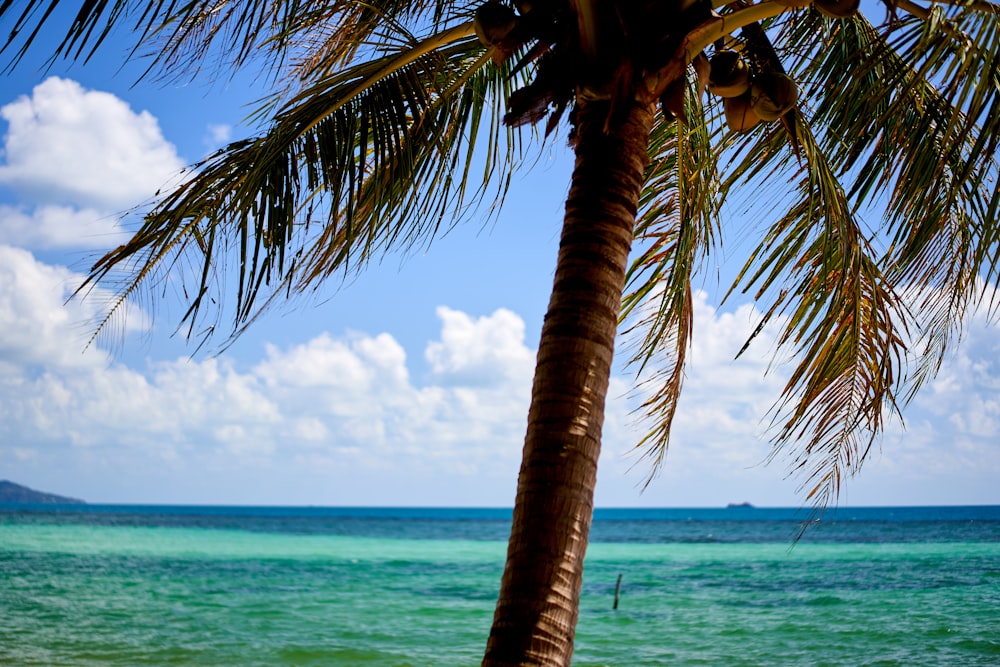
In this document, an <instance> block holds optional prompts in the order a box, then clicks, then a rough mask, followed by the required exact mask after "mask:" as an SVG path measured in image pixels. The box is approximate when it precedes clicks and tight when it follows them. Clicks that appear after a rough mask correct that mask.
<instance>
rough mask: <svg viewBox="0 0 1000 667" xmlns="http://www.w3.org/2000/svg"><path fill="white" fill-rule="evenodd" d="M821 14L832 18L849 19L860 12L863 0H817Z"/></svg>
mask: <svg viewBox="0 0 1000 667" xmlns="http://www.w3.org/2000/svg"><path fill="white" fill-rule="evenodd" d="M815 5H816V9H818V10H819V13H820V14H824V15H825V16H829V17H830V18H832V19H848V18H851V17H852V16H854V15H855V14H857V13H858V8H859V7H860V6H861V0H816V2H815Z"/></svg>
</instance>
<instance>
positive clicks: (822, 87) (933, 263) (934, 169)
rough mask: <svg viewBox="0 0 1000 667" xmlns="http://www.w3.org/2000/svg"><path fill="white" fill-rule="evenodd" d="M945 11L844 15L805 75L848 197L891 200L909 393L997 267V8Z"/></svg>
mask: <svg viewBox="0 0 1000 667" xmlns="http://www.w3.org/2000/svg"><path fill="white" fill-rule="evenodd" d="M977 8H978V9H977ZM934 11H936V12H940V11H944V10H934ZM946 12H947V13H946V14H942V15H940V16H937V19H936V20H931V19H932V18H933V17H934V16H935V15H934V14H923V15H921V16H916V17H913V18H909V19H903V20H901V21H900V22H898V23H896V24H894V27H893V29H892V30H891V31H889V32H885V31H881V30H878V29H876V28H875V27H873V26H871V25H870V24H868V23H867V22H866V21H864V20H863V18H861V17H859V18H856V19H855V20H854V21H852V22H842V23H840V24H839V25H838V26H836V28H835V29H834V30H833V31H832V32H831V33H830V34H829V38H828V40H827V42H826V46H827V48H826V49H825V50H824V51H823V52H821V53H820V54H819V57H818V58H817V59H816V60H815V61H814V63H813V65H812V66H811V67H810V68H809V69H807V70H806V72H807V73H806V74H805V76H807V77H815V78H816V81H817V83H816V86H815V88H816V90H817V91H818V94H817V96H816V100H817V106H816V113H815V116H814V119H813V121H814V122H813V124H814V125H815V126H818V127H823V128H824V132H823V133H822V136H821V144H822V150H823V152H824V154H826V155H827V156H828V159H829V160H830V162H831V165H832V167H833V168H834V169H836V170H837V171H838V172H839V173H843V174H845V177H846V178H848V179H851V180H852V181H853V184H852V185H851V186H850V192H849V194H850V196H851V197H852V199H853V201H854V206H855V207H856V208H857V207H859V206H861V205H862V204H863V202H865V201H871V200H872V199H876V200H881V199H883V198H884V200H885V202H886V206H885V224H884V231H883V233H882V235H883V237H884V238H885V240H886V243H887V244H888V246H889V251H888V253H887V255H886V257H885V259H884V260H883V263H884V265H885V267H886V268H885V270H886V271H889V272H891V274H892V276H891V277H892V280H893V281H894V283H895V284H898V285H900V286H901V287H900V289H901V290H902V291H904V292H908V294H909V296H908V301H909V302H910V304H911V306H912V307H913V308H914V314H913V316H912V318H911V319H912V322H913V323H914V325H915V324H916V323H917V322H919V323H920V331H919V338H921V339H922V340H923V344H924V350H923V353H922V354H921V357H920V363H919V365H918V366H917V368H916V369H915V371H914V372H913V373H912V374H911V375H910V377H909V378H908V382H909V384H910V390H909V392H908V395H909V396H912V394H913V392H915V391H916V390H917V388H919V386H920V385H921V384H922V383H923V382H924V381H925V380H926V379H927V378H929V377H932V376H933V374H934V373H935V372H936V371H937V368H938V367H939V365H940V361H941V359H942V356H943V354H944V352H945V349H946V348H947V347H948V345H949V343H950V341H951V340H952V338H953V337H954V336H955V335H957V334H958V332H959V328H960V323H961V322H962V316H963V314H964V313H965V312H966V310H967V309H968V308H970V307H971V306H973V305H974V304H975V303H976V302H977V301H978V299H979V296H980V294H979V293H978V291H977V290H978V287H977V285H979V284H981V283H979V282H978V280H979V277H980V275H981V274H985V276H986V278H987V280H996V278H997V276H998V274H997V255H998V238H997V231H996V230H995V225H992V224H990V221H991V220H995V218H996V212H997V211H996V209H997V201H998V197H1000V190H998V189H997V185H996V183H997V178H998V176H1000V170H998V166H997V161H996V156H995V152H996V146H997V140H998V137H1000V131H998V130H1000V126H998V122H1000V87H998V79H997V69H998V66H1000V55H998V54H1000V12H997V11H996V8H995V7H993V6H991V5H987V4H986V3H980V4H976V5H975V6H974V7H968V8H964V9H961V10H960V9H958V8H954V7H953V8H950V9H947V10H946ZM796 28H797V29H798V30H799V31H801V34H800V35H798V36H796V37H794V38H793V40H796V41H802V40H805V39H808V38H809V33H808V32H807V31H808V30H809V29H810V27H809V26H796ZM813 34H815V33H813ZM844 72H849V73H850V76H848V77H844Z"/></svg>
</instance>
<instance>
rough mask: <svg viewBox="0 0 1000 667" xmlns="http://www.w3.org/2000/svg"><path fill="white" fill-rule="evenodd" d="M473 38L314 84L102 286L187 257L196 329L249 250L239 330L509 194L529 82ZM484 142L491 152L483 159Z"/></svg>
mask: <svg viewBox="0 0 1000 667" xmlns="http://www.w3.org/2000/svg"><path fill="white" fill-rule="evenodd" d="M470 31H471V26H469V25H468V24H463V25H460V26H458V27H456V28H453V29H451V30H449V31H445V32H444V33H440V34H435V35H434V36H432V37H429V38H427V39H425V40H422V41H418V42H416V43H415V44H414V45H412V46H411V45H410V44H411V42H410V41H409V40H401V41H402V42H403V44H405V46H402V47H400V48H399V49H398V50H396V51H393V52H389V53H386V54H385V55H383V56H382V57H380V58H377V59H374V60H364V61H361V62H359V63H358V64H357V65H355V66H352V67H349V68H347V69H345V70H343V71H339V72H337V73H336V74H333V75H330V76H328V77H323V78H322V79H320V80H319V81H317V82H315V83H314V84H312V85H310V86H307V87H304V88H303V89H302V90H301V91H299V92H298V93H297V94H296V95H294V96H293V97H291V98H290V99H289V100H288V101H287V102H286V103H285V105H284V107H283V108H282V109H281V110H280V111H279V112H278V113H277V114H276V116H275V118H274V121H273V123H272V125H271V127H270V128H269V129H268V131H267V132H266V133H265V134H264V135H262V136H261V137H259V138H256V139H250V140H244V141H240V142H236V143H234V144H232V145H230V146H229V147H227V148H226V149H224V150H222V151H220V152H219V153H217V154H216V155H214V156H212V157H210V158H208V159H207V160H205V161H204V162H202V163H201V164H199V165H197V170H196V174H195V175H194V176H193V177H192V178H191V179H190V180H189V181H187V182H186V183H184V184H182V185H181V186H180V187H178V188H177V189H175V190H173V191H172V192H170V193H169V194H168V195H167V196H166V198H164V199H163V200H162V201H161V202H160V203H158V204H157V206H156V208H155V209H154V210H153V211H152V212H151V213H150V214H148V215H147V216H146V220H145V223H144V224H143V226H142V227H141V228H140V229H139V230H138V231H137V232H136V234H135V235H134V237H133V238H132V239H131V240H130V241H129V242H128V243H126V244H125V245H123V246H121V247H119V248H117V249H115V250H113V251H111V252H110V253H108V254H107V255H106V256H104V257H103V258H101V259H100V260H99V261H98V262H97V264H96V265H95V266H94V269H93V271H92V273H91V276H90V279H89V280H90V281H91V282H96V281H102V280H105V279H107V278H108V277H109V274H110V273H111V272H112V271H113V270H116V267H118V266H119V265H126V266H127V265H130V264H131V263H133V262H135V263H137V264H138V265H139V266H142V267H143V269H142V270H140V271H139V272H138V273H137V274H136V275H134V276H131V277H130V278H129V279H128V281H127V282H125V283H124V284H123V287H122V290H121V295H120V296H121V298H124V297H125V296H127V295H128V294H131V293H132V292H134V291H135V289H136V288H137V287H138V286H139V285H140V284H141V283H142V282H144V281H146V280H149V279H151V278H154V276H153V275H151V273H149V272H148V271H151V270H152V268H153V267H157V266H159V267H168V266H176V265H177V262H178V258H179V257H180V256H181V255H184V256H185V263H189V264H191V265H193V266H197V267H200V269H199V270H198V271H197V278H196V281H197V282H196V284H195V285H194V286H193V287H192V289H190V290H187V289H186V290H185V291H186V292H187V293H190V294H194V295H196V296H195V297H193V299H192V304H191V309H190V310H189V311H188V313H187V319H189V323H190V325H191V326H194V323H195V320H196V319H197V316H198V314H199V311H200V309H201V307H202V305H203V303H204V300H205V299H206V298H213V299H218V298H220V297H221V295H220V294H209V291H208V290H209V287H210V285H212V284H214V283H213V281H212V280H210V278H212V277H213V276H214V275H215V273H214V272H215V271H218V270H221V269H224V268H225V263H224V260H223V259H222V258H224V257H226V256H236V257H237V258H238V260H237V264H236V266H235V267H233V268H234V269H235V271H236V273H237V276H238V285H237V290H236V291H237V294H236V304H235V315H236V317H235V322H236V326H237V328H239V327H241V326H243V325H245V324H246V323H248V322H249V321H251V320H252V319H253V317H254V315H255V314H256V313H257V312H258V308H259V307H260V306H262V305H263V304H265V303H266V302H267V300H268V299H269V298H270V295H268V296H264V294H265V293H266V292H270V293H271V294H274V293H276V291H277V290H278V289H279V288H283V289H295V290H301V289H306V288H307V287H309V286H310V285H312V284H313V283H314V282H315V281H317V280H319V279H321V278H324V277H327V276H329V275H331V274H334V273H336V272H338V271H342V272H345V273H346V272H349V271H351V270H353V269H357V268H360V267H362V266H364V265H365V263H366V262H368V261H369V260H370V259H372V258H373V257H378V256H381V255H382V254H383V253H385V252H388V251H391V250H394V249H397V248H407V247H411V246H412V245H414V244H416V243H420V242H423V241H426V240H429V239H430V238H432V237H433V236H434V235H435V234H436V233H438V232H439V231H440V228H441V224H442V221H443V220H445V219H446V217H449V216H450V217H454V216H453V215H452V214H454V213H456V212H461V211H462V209H463V207H464V206H465V205H466V204H467V203H475V202H476V201H478V200H479V199H481V198H482V197H483V196H485V194H486V193H487V191H488V187H489V184H490V183H494V187H495V189H494V192H495V196H502V193H503V191H504V188H505V185H506V180H504V178H500V179H499V180H498V179H497V176H498V174H503V175H505V176H506V177H507V178H509V172H510V168H509V167H510V164H509V163H510V162H511V161H512V160H514V159H515V157H516V152H515V147H516V143H515V142H514V136H515V135H513V134H510V131H509V130H507V129H505V128H503V127H502V124H501V122H500V118H501V117H502V115H503V112H504V109H503V106H502V103H501V102H500V100H502V99H504V93H505V91H507V90H508V88H509V87H510V86H511V85H513V84H514V81H516V79H515V80H514V81H512V80H511V79H510V78H509V76H508V75H507V73H506V72H504V71H502V70H500V69H498V68H496V67H494V66H493V65H492V64H491V63H490V64H487V62H488V54H487V53H484V49H483V47H482V46H481V45H480V44H479V42H478V41H477V40H476V39H475V38H474V37H469V32H470ZM476 146H485V147H488V148H487V149H485V150H483V151H482V155H480V153H479V152H476V151H475V150H474V149H475V147H476ZM505 147H506V148H505ZM473 169H477V170H478V169H481V170H482V177H481V178H478V177H477V178H473V177H472V170H473ZM471 182H475V183H476V184H477V185H476V187H474V188H470V187H468V186H469V185H470V183H471ZM230 253H232V254H230ZM121 303H123V301H122V300H119V301H118V303H117V304H116V305H120V304H121ZM220 316H221V313H220Z"/></svg>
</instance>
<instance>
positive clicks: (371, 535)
mask: <svg viewBox="0 0 1000 667" xmlns="http://www.w3.org/2000/svg"><path fill="white" fill-rule="evenodd" d="M808 519H809V514H808V512H804V511H796V510H789V509H754V508H729V509H664V510H648V509H642V510H628V509H607V510H598V511H597V512H596V513H595V521H594V525H593V529H592V534H591V538H592V539H591V546H590V549H589V551H588V556H587V563H586V573H585V581H584V589H583V595H582V602H581V611H580V624H579V628H578V632H577V641H576V652H575V654H574V665H579V666H592V667H596V666H598V665H614V666H620V667H634V666H645V665H650V666H652V665H657V666H660V665H712V666H727V665H762V666H771V665H810V666H812V665H850V666H860V665H880V666H881V665H885V666H888V665H900V666H904V665H905V666H907V667H910V666H914V665H935V666H938V665H955V666H962V667H964V666H968V665H1000V507H923V508H861V509H852V508H847V509H845V508H840V509H837V510H829V511H828V512H826V513H825V514H824V515H823V516H822V518H821V519H820V520H818V521H813V522H811V523H810V524H809V525H810V527H809V528H808V530H806V531H805V533H804V534H803V535H802V536H801V539H798V540H796V538H797V537H798V536H799V534H800V531H801V529H802V527H803V525H804V524H803V521H808ZM509 528H510V511H509V510H500V509H413V508H408V509H387V508H377V509H375V508H301V507H297V508H275V507H190V506H181V507H165V506H103V505H86V506H68V505H67V506H45V505H20V506H0V665H44V666H46V667H50V666H51V667H55V666H59V665H72V666H77V665H93V666H101V667H103V666H108V665H123V666H125V665H128V666H131V665H220V666H221V665H227V666H233V667H246V666H252V665H268V666H271V665H324V666H326V665H349V666H353V665H359V666H375V665H377V666H380V667H404V666H414V667H416V666H442V667H446V666H456V667H457V666H465V665H478V664H479V660H480V657H481V655H482V651H483V647H484V645H485V639H486V636H487V634H488V631H489V626H490V621H491V619H492V615H493V605H494V603H495V601H496V596H497V591H498V587H499V581H500V574H501V571H502V568H503V558H504V553H505V548H506V538H507V533H508V531H509ZM619 575H621V577H622V585H621V598H620V603H619V606H618V609H612V605H613V598H614V589H615V583H616V580H617V578H618V576H619Z"/></svg>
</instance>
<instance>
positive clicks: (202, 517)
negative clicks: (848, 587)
mask: <svg viewBox="0 0 1000 667" xmlns="http://www.w3.org/2000/svg"><path fill="white" fill-rule="evenodd" d="M5 521H7V522H9V521H17V522H20V523H25V522H38V523H58V524H79V525H92V526H131V527H137V526H146V527H177V528H207V529H222V530H246V531H254V532H265V533H282V534H300V535H345V536H362V537H380V538H384V537H388V538H392V537H395V538H400V539H455V540H489V541H494V540H505V539H506V538H507V536H508V535H509V532H510V521H511V510H510V509H505V508H440V507H435V508H430V507H249V506H198V505H43V504H16V505H0V522H5ZM795 541H803V542H857V543H872V542H876V543H877V542H948V541H962V542H966V541H973V542H980V541H986V542H993V541H1000V506H997V505H981V506H947V507H850V508H845V507H838V508H830V509H827V510H826V511H825V512H822V513H821V514H819V515H817V514H816V513H815V512H813V511H812V510H810V509H802V508H799V509H796V508H747V507H735V508H692V509H627V508H599V509H597V510H596V511H595V512H594V522H593V527H592V529H591V542H595V543H596V542H621V543H671V542H680V543H685V542H694V543H698V542H709V543H711V542H718V543H767V542H778V543H781V542H788V543H791V542H795Z"/></svg>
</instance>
